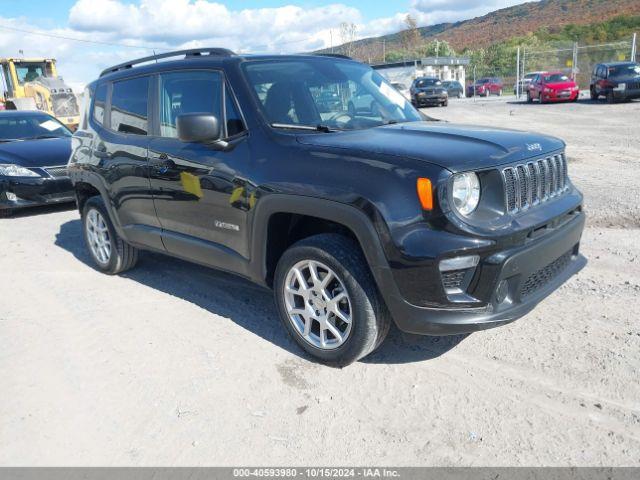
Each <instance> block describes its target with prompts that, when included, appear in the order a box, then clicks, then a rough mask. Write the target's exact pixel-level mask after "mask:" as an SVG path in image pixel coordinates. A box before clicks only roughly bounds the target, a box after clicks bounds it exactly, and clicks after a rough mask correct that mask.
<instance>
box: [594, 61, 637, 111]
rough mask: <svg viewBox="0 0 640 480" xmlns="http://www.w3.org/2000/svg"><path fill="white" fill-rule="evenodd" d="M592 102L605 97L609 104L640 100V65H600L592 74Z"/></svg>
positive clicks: (616, 63)
mask: <svg viewBox="0 0 640 480" xmlns="http://www.w3.org/2000/svg"><path fill="white" fill-rule="evenodd" d="M590 92H591V100H597V99H598V98H600V96H604V97H605V98H606V99H607V102H609V103H613V102H615V101H616V100H632V99H634V98H640V64H637V63H635V62H615V63H599V64H598V65H596V66H595V67H594V69H593V72H592V73H591V86H590Z"/></svg>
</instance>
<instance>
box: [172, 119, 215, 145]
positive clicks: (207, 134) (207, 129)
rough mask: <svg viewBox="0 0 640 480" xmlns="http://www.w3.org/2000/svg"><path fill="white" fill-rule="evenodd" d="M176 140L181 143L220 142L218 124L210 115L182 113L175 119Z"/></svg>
mask: <svg viewBox="0 0 640 480" xmlns="http://www.w3.org/2000/svg"><path fill="white" fill-rule="evenodd" d="M176 127H177V129H178V138H179V139H180V140H182V141H183V142H194V143H215V142H218V141H220V135H221V132H220V122H219V121H218V118H217V117H216V116H215V115H212V114H210V113H183V114H181V115H178V117H177V119H176Z"/></svg>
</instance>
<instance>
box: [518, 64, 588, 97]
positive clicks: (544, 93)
mask: <svg viewBox="0 0 640 480" xmlns="http://www.w3.org/2000/svg"><path fill="white" fill-rule="evenodd" d="M579 95H580V89H579V88H578V84H577V83H576V82H574V81H573V80H571V78H569V77H568V76H567V75H565V74H564V73H562V72H542V73H539V74H537V75H536V76H535V77H534V79H533V80H532V81H531V83H530V84H529V89H528V90H527V102H529V103H531V102H533V100H534V99H537V100H539V101H540V103H547V102H565V101H570V102H577V101H578V96H579Z"/></svg>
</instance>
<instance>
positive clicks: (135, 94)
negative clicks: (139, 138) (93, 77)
mask: <svg viewBox="0 0 640 480" xmlns="http://www.w3.org/2000/svg"><path fill="white" fill-rule="evenodd" d="M148 92H149V77H138V78H131V79H129V80H121V81H119V82H114V84H113V93H112V94H111V112H110V113H111V127H110V128H111V130H114V131H116V132H120V133H129V134H134V135H147V132H148V131H149V126H148V113H147V111H148V106H147V104H148Z"/></svg>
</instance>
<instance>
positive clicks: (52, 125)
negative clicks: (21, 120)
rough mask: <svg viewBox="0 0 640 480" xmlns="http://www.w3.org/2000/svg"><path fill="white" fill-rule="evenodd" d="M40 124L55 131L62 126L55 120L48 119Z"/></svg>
mask: <svg viewBox="0 0 640 480" xmlns="http://www.w3.org/2000/svg"><path fill="white" fill-rule="evenodd" d="M40 126H41V127H42V128H44V129H46V130H49V131H50V132H53V131H54V130H57V129H59V128H60V125H58V124H57V123H56V122H54V121H53V120H47V121H46V122H42V123H41V124H40Z"/></svg>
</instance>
